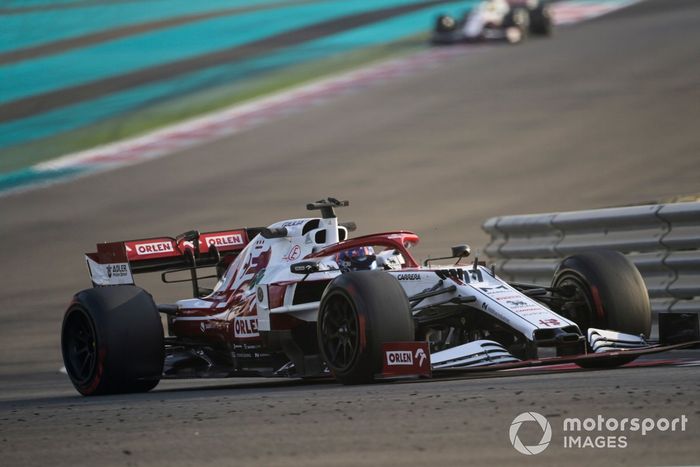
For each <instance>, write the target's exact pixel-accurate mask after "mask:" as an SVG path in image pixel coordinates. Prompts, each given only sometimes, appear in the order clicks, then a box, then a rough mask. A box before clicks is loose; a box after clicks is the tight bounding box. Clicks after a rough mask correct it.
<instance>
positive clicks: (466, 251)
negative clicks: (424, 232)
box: [423, 244, 472, 266]
mask: <svg viewBox="0 0 700 467" xmlns="http://www.w3.org/2000/svg"><path fill="white" fill-rule="evenodd" d="M471 252H472V249H471V248H470V247H469V245H467V244H464V245H455V246H453V247H452V254H451V255H450V256H443V257H441V258H428V259H426V260H425V261H423V266H427V265H428V263H430V262H431V261H438V260H441V259H453V258H457V263H459V262H460V260H461V259H462V258H466V257H467V256H469V255H470V254H471ZM457 263H455V265H456V264H457Z"/></svg>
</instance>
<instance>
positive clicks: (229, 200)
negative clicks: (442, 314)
mask: <svg viewBox="0 0 700 467" xmlns="http://www.w3.org/2000/svg"><path fill="white" fill-rule="evenodd" d="M698 21H700V4H698V3H697V2H695V1H692V0H686V1H683V0H665V1H663V0H659V1H649V2H644V3H642V4H639V5H637V6H633V7H631V8H629V9H626V10H623V11H620V12H618V13H615V14H612V15H609V16H607V17H604V18H601V19H599V20H595V21H592V22H589V23H585V24H581V25H578V26H575V27H571V28H566V29H562V30H560V31H559V32H558V34H557V36H556V37H554V38H553V39H552V40H537V41H531V42H530V43H527V44H524V45H522V46H518V47H481V48H465V53H464V56H463V57H460V58H459V59H456V60H455V61H454V62H453V63H450V64H448V65H446V66H444V67H441V68H440V69H437V70H433V71H427V72H423V73H421V74H418V75H415V76H407V77H405V78H404V79H401V80H399V81H397V82H394V83H387V84H386V85H382V86H379V87H375V88H372V89H369V90H365V91H363V92H360V93H357V94H355V95H353V96H350V97H344V98H339V99H337V100H335V101H333V102H331V103H329V104H326V105H323V106H320V107H317V108H314V109H312V110H310V111H307V112H305V113H304V114H301V115H294V116H292V117H289V118H287V119H281V120H278V121H275V122H272V123H270V124H267V125H264V126H261V127H258V128H257V129H253V130H250V131H248V132H246V133H242V134H238V135H236V136H234V137H232V138H229V139H224V140H220V141H216V142H212V143H210V144H207V145H204V146H201V147H199V148H196V149H193V150H190V151H187V152H183V153H181V154H178V155H174V156H172V157H169V158H165V159H161V160H158V161H154V162H152V163H146V164H142V165H138V166H134V167H130V168H124V169H120V170H117V171H114V172H111V173H105V174H101V175H96V176H92V177H88V178H84V179H80V180H78V181H75V182H72V183H68V184H63V185H57V186H54V187H51V188H47V189H42V190H37V191H33V192H28V193H24V194H20V195H16V196H10V197H5V198H2V199H0V212H1V213H2V224H1V226H2V228H1V232H2V240H3V245H4V247H3V249H2V257H3V260H2V262H1V263H0V268H1V272H2V277H3V285H2V293H1V294H0V342H2V353H1V354H0V456H1V457H0V458H1V459H2V464H3V465H11V466H14V465H27V464H48V463H50V464H51V465H68V464H75V463H77V464H88V463H89V464H97V463H99V464H100V465H137V464H153V465H202V464H211V465H238V464H240V465H252V464H258V465H303V464H305V465H357V464H359V463H366V464H369V465H419V464H420V465H425V464H442V465H464V464H468V463H479V464H483V463H486V462H489V463H492V464H495V465H506V464H521V463H534V464H552V465H553V464H557V465H561V464H563V463H577V464H591V463H600V462H605V463H606V464H657V465H658V464H665V465H682V464H693V463H695V464H697V462H698V459H700V448H699V447H698V435H697V433H698V424H700V410H699V407H698V404H699V403H700V402H698V396H697V395H698V389H699V388H700V378H698V374H699V373H698V368H697V367H673V366H662V367H653V368H630V369H619V370H609V371H586V372H583V371H582V372H575V373H568V372H554V373H550V374H539V375H526V376H523V375H507V376H499V377H498V378H469V379H462V380H451V381H432V382H421V383H402V384H383V385H375V386H363V387H342V386H339V385H337V384H335V383H316V384H307V383H304V384H300V383H297V382H286V381H283V382H278V381H265V382H263V383H252V385H251V381H250V380H245V381H226V382H222V381H215V382H209V383H205V382H165V383H162V384H161V385H160V386H159V387H158V389H157V390H156V391H154V392H152V393H150V394H146V395H137V396H110V397H102V398H89V399H87V398H81V397H78V396H77V395H76V394H75V392H74V391H73V389H72V387H71V386H70V384H69V382H68V380H67V378H66V377H65V376H63V375H61V374H59V373H57V369H58V368H59V367H60V366H61V361H60V352H59V340H58V335H59V329H60V322H61V317H62V312H63V310H64V308H65V306H66V304H67V303H68V301H69V299H70V295H71V294H72V293H73V292H74V291H77V290H79V289H81V288H84V287H87V286H88V285H89V281H88V278H87V275H86V272H85V266H84V263H83V260H82V253H83V252H84V251H87V250H90V249H91V248H92V246H93V245H94V243H95V242H97V241H107V240H116V239H126V238H138V237H145V236H150V235H163V234H166V235H167V234H170V235H174V234H177V233H179V232H182V231H185V230H188V229H190V228H200V229H202V230H207V229H216V228H225V227H239V226H245V225H248V226H256V225H265V224H268V223H271V222H273V221H275V220H278V219H282V218H291V217H295V216H303V215H305V212H304V211H303V205H304V203H305V202H307V201H310V200H314V199H319V198H321V197H323V196H327V195H335V196H338V197H343V198H348V199H350V200H351V202H352V205H351V206H350V207H349V208H346V209H345V210H344V211H342V212H341V217H342V218H343V219H345V220H354V221H356V222H357V223H358V225H359V227H360V231H359V232H357V234H361V233H370V232H372V231H381V230H389V229H394V228H407V229H412V230H415V231H417V232H418V233H420V234H421V235H422V237H423V243H422V244H421V245H420V246H419V247H418V248H417V249H416V253H417V256H419V257H421V258H423V257H425V256H426V255H428V254H432V255H438V254H441V253H444V252H445V251H447V248H448V247H449V245H451V244H455V243H461V242H465V241H466V242H470V243H471V244H472V245H473V246H474V249H475V250H476V249H478V247H479V246H483V245H484V243H485V241H486V237H485V236H484V234H483V233H482V232H481V231H480V228H479V226H480V224H481V222H482V221H483V220H484V219H485V218H487V217H490V216H493V215H501V214H516V213H528V212H542V211H555V210H556V211H558V210H569V209H581V208H592V207H602V206H610V205H620V204H627V203H638V202H644V201H649V200H653V199H658V198H663V197H667V196H673V195H677V194H682V193H695V192H697V191H698V185H697V183H698V182H697V181H698V180H699V179H700V164H699V162H700V157H699V155H700V136H699V134H698V132H697V122H698V121H699V120H700V119H699V117H700V107H699V106H698V105H697V104H698V102H700V88H698V86H697V78H698V76H700V60H698V58H700V57H698V47H697V45H698V44H699V43H700V30H698V28H697V24H698ZM140 283H141V284H142V285H145V286H146V287H147V288H148V289H150V290H152V291H153V292H154V294H155V295H156V297H157V298H159V299H160V300H161V301H167V300H169V299H173V298H175V297H177V296H179V295H180V294H185V293H187V289H186V288H184V287H183V288H170V289H165V288H164V287H163V286H160V285H158V284H157V282H156V280H155V278H149V279H144V280H142V281H140ZM679 356H682V357H689V358H694V359H697V358H698V352H697V351H693V352H686V353H679V354H672V355H670V357H671V358H678V357H679ZM242 383H245V384H242ZM212 385H213V387H212ZM528 410H535V411H537V412H539V413H541V414H543V415H547V416H549V418H550V422H551V423H552V426H553V431H554V436H553V444H552V445H550V447H549V448H548V449H547V450H546V451H545V452H543V453H542V454H539V455H537V456H529V457H526V456H523V455H521V454H518V453H516V452H515V451H514V450H513V448H512V446H511V444H510V442H509V440H508V428H509V426H510V423H511V421H512V420H513V418H514V417H515V416H516V415H518V414H519V413H521V412H524V411H528ZM597 414H604V415H605V416H606V417H612V416H616V417H678V416H681V415H686V416H687V417H688V419H689V422H688V429H687V430H686V431H685V432H665V433H658V432H657V433H651V434H647V435H646V436H644V437H642V436H641V435H640V434H639V433H637V434H629V437H628V447H627V448H625V449H621V448H618V449H594V448H587V449H564V448H563V447H562V446H561V443H562V438H561V437H562V434H563V433H562V432H561V419H562V418H563V417H581V418H584V417H595V416H597ZM522 437H523V441H524V442H525V444H534V443H536V442H537V441H538V438H539V436H537V433H534V434H533V433H527V432H525V431H524V432H523V433H522Z"/></svg>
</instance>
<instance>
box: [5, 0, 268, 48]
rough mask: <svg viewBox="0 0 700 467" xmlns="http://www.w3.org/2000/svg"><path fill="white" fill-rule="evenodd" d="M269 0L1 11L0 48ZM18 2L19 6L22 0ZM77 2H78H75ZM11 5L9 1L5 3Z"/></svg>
mask: <svg viewBox="0 0 700 467" xmlns="http://www.w3.org/2000/svg"><path fill="white" fill-rule="evenodd" d="M269 2H270V0H245V1H235V0H206V1H192V0H151V1H143V0H142V1H139V2H135V1H124V2H118V1H116V2H112V3H105V4H100V3H93V4H88V5H86V6H83V7H79V8H77V7H76V8H67V9H55V10H46V11H36V10H32V11H31V12H27V13H23V14H13V15H2V14H0V52H6V51H9V50H15V49H21V48H25V47H31V46H36V45H40V44H46V43H49V42H53V41H57V40H61V39H68V38H71V37H77V36H82V35H85V34H90V33H94V32H98V31H105V30H108V29H113V28H117V27H123V26H127V25H132V24H139V23H144V22H148V21H158V20H164V19H168V18H173V17H177V16H184V15H191V14H196V13H204V12H209V11H216V10H221V9H224V8H232V7H246V6H256V5H264V4H265V3H269ZM16 3H18V4H17V5H15V7H16V8H19V7H21V6H31V5H19V3H22V2H16ZM74 3H75V2H74ZM2 6H3V7H4V8H9V6H8V5H4V4H3V5H2Z"/></svg>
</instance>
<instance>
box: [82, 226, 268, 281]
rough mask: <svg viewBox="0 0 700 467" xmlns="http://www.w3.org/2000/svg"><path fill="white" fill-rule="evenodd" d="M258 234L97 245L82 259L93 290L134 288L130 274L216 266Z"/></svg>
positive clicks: (243, 231)
mask: <svg viewBox="0 0 700 467" xmlns="http://www.w3.org/2000/svg"><path fill="white" fill-rule="evenodd" d="M261 230H262V229H261V228H243V229H233V230H222V231H217V232H205V233H199V232H198V231H196V230H193V231H190V232H186V233H184V234H182V235H178V236H177V237H174V238H173V237H155V238H144V239H140V240H127V241H122V242H111V243H98V244H97V251H96V252H94V253H86V254H85V259H86V261H87V265H88V270H89V272H90V278H91V280H92V283H93V285H94V286H103V285H121V284H133V283H134V279H133V274H139V273H144V272H158V271H174V270H182V269H192V270H194V269H196V268H200V267H207V266H216V265H218V264H220V262H221V261H222V259H224V258H226V257H227V256H228V257H230V256H233V257H235V256H237V255H238V254H239V253H240V252H241V251H242V250H243V248H245V246H246V245H247V244H248V242H249V241H250V239H251V238H253V237H255V236H256V235H257V234H258V233H259V232H260V231H261Z"/></svg>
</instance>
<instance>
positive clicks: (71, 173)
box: [0, 167, 87, 193]
mask: <svg viewBox="0 0 700 467" xmlns="http://www.w3.org/2000/svg"><path fill="white" fill-rule="evenodd" d="M86 171H87V169H85V168H80V167H68V168H65V169H59V170H36V169H33V168H31V167H30V168H27V169H21V170H16V171H14V172H10V173H5V174H0V193H2V192H6V191H11V190H16V189H18V188H22V187H25V186H29V185H37V184H41V183H50V182H52V181H56V180H60V179H64V178H73V177H75V176H76V175H79V174H81V173H84V172H86Z"/></svg>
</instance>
